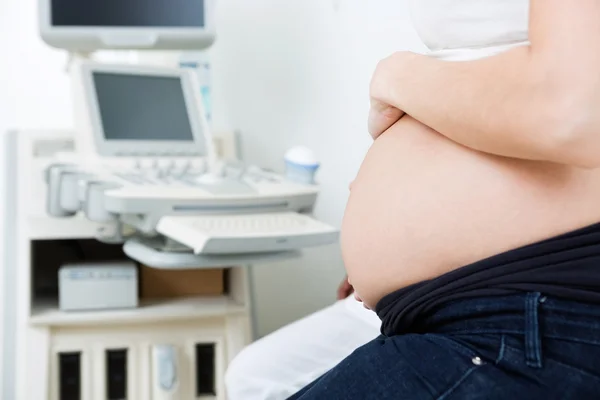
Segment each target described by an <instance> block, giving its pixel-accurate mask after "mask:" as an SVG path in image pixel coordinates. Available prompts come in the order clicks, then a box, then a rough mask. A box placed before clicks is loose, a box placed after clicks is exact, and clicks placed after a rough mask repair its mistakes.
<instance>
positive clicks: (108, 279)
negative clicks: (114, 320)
mask: <svg viewBox="0 0 600 400" xmlns="http://www.w3.org/2000/svg"><path fill="white" fill-rule="evenodd" d="M58 293H59V295H58V298H59V301H58V302H59V308H60V309H61V310H62V311H83V310H108V309H118V308H135V307H137V306H138V272H137V266H136V265H135V264H134V263H132V262H127V261H121V262H98V263H77V264H67V265H63V266H62V267H60V270H59V272H58Z"/></svg>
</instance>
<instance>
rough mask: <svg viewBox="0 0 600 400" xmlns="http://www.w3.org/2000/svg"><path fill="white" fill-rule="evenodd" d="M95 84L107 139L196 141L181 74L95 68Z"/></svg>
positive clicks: (103, 129) (101, 120)
mask: <svg viewBox="0 0 600 400" xmlns="http://www.w3.org/2000/svg"><path fill="white" fill-rule="evenodd" d="M93 84H94V89H95V93H96V97H97V102H98V108H99V112H100V123H101V124H102V131H103V132H104V138H105V139H106V140H107V141H112V140H133V141H142V140H143V141H176V142H177V141H179V142H184V141H189V142H193V141H194V134H193V132H192V126H191V122H190V117H189V115H188V109H187V105H186V99H185V95H184V92H183V88H182V85H181V80H180V78H178V77H164V76H151V75H130V74H122V73H110V72H94V73H93Z"/></svg>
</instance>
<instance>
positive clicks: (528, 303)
mask: <svg viewBox="0 0 600 400" xmlns="http://www.w3.org/2000/svg"><path fill="white" fill-rule="evenodd" d="M540 297H541V294H540V293H527V297H526V299H525V361H526V363H527V366H529V367H532V368H542V344H541V338H540V336H541V335H540V322H539V318H538V307H539V305H540Z"/></svg>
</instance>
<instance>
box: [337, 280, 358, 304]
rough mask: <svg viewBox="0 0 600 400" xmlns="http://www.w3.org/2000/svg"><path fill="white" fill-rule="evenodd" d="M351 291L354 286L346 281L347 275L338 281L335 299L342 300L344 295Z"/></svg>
mask: <svg viewBox="0 0 600 400" xmlns="http://www.w3.org/2000/svg"><path fill="white" fill-rule="evenodd" d="M353 292H354V288H353V287H352V285H351V284H350V282H348V277H347V276H346V277H345V278H344V280H343V281H342V283H340V286H339V287H338V291H337V299H338V300H343V299H345V298H346V297H348V296H350V295H351V294H352V293H353Z"/></svg>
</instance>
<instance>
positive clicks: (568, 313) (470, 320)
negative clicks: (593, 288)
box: [422, 293, 600, 344]
mask: <svg viewBox="0 0 600 400" xmlns="http://www.w3.org/2000/svg"><path fill="white" fill-rule="evenodd" d="M422 327H423V330H424V331H425V332H429V333H445V334H458V333H470V334H485V333H506V334H517V335H536V336H540V337H548V338H561V339H569V340H575V341H580V342H586V343H591V344H600V306H599V305H597V304H588V303H582V302H576V301H571V300H564V299H560V298H556V297H551V296H545V295H543V294H540V293H523V294H516V295H509V296H491V297H485V298H476V299H467V300H457V301H454V302H449V303H448V304H446V305H445V306H444V307H442V308H440V309H438V310H436V311H435V312H434V313H432V314H430V315H429V316H427V317H426V318H424V319H423V320H422ZM532 331H535V332H532ZM531 339H532V340H534V339H535V338H531Z"/></svg>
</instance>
